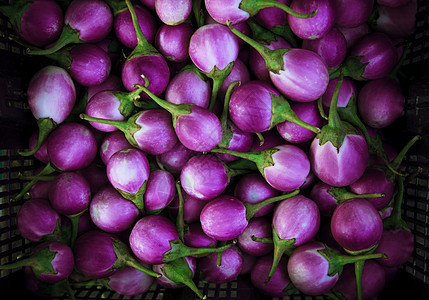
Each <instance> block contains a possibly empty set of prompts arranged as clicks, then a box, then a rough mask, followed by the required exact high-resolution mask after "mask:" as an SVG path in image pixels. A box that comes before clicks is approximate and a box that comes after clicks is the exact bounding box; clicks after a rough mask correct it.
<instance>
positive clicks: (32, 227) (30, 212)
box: [16, 198, 61, 242]
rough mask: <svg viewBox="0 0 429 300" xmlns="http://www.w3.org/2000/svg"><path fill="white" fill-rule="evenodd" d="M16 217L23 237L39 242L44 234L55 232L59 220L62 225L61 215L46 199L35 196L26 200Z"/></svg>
mask: <svg viewBox="0 0 429 300" xmlns="http://www.w3.org/2000/svg"><path fill="white" fill-rule="evenodd" d="M16 218H17V227H18V230H19V232H20V233H21V235H22V237H24V238H26V239H27V240H30V241H32V242H38V241H40V239H41V238H43V236H45V235H48V234H51V233H53V232H54V230H55V227H56V226H57V222H58V225H60V226H61V218H60V215H59V214H58V213H57V212H56V211H55V210H54V209H53V208H52V206H51V204H50V203H49V201H47V200H45V199H34V198H33V199H29V200H27V201H25V202H24V203H23V204H22V206H21V208H20V209H19V211H18V214H17V216H16Z"/></svg>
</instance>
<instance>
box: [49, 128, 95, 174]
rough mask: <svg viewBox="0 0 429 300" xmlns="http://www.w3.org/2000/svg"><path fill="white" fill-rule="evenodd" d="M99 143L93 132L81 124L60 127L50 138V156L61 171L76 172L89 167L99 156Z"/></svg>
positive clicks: (52, 162)
mask: <svg viewBox="0 0 429 300" xmlns="http://www.w3.org/2000/svg"><path fill="white" fill-rule="evenodd" d="M97 148H98V145H97V141H96V140H95V137H94V135H93V134H92V132H91V131H90V130H89V129H88V128H87V127H86V126H85V125H82V124H79V123H65V124H62V125H60V126H58V127H57V128H56V129H55V130H54V131H53V132H52V133H51V134H50V135H49V138H48V144H47V149H48V154H49V157H50V160H51V164H53V165H54V166H55V167H56V168H57V169H59V170H61V171H75V170H79V169H83V168H86V167H88V166H89V165H90V164H91V163H92V161H93V160H94V158H95V156H96V155H97V150H98V149H97Z"/></svg>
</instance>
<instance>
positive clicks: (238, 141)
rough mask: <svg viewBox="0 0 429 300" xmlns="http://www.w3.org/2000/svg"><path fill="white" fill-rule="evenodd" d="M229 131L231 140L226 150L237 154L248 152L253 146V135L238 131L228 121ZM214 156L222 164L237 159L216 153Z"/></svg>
mask: <svg viewBox="0 0 429 300" xmlns="http://www.w3.org/2000/svg"><path fill="white" fill-rule="evenodd" d="M228 122H229V124H230V126H231V130H232V138H231V140H230V141H229V145H228V148H227V149H228V150H232V151H238V152H247V151H249V150H250V147H252V144H253V135H252V134H251V133H250V132H244V131H242V130H240V129H239V128H238V127H237V126H236V125H235V124H234V123H232V122H230V121H228ZM216 156H217V157H219V158H220V159H221V160H222V161H223V162H225V163H229V162H231V161H234V160H236V159H238V157H237V156H235V155H230V154H225V153H216Z"/></svg>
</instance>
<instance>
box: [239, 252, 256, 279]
mask: <svg viewBox="0 0 429 300" xmlns="http://www.w3.org/2000/svg"><path fill="white" fill-rule="evenodd" d="M241 256H242V257H243V266H242V268H241V271H240V275H245V274H250V272H251V271H252V269H253V267H254V266H255V264H256V261H257V260H258V257H257V256H253V255H249V254H247V253H245V252H242V253H241Z"/></svg>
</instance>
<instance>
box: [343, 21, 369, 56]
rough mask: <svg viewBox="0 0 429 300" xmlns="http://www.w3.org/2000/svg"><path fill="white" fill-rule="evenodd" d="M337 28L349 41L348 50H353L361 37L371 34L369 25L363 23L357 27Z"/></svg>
mask: <svg viewBox="0 0 429 300" xmlns="http://www.w3.org/2000/svg"><path fill="white" fill-rule="evenodd" d="M336 28H337V29H338V30H339V31H341V33H342V34H343V35H344V37H345V39H346V41H347V50H350V49H351V48H353V46H354V45H355V44H356V42H357V41H358V40H359V39H360V38H361V37H363V36H365V35H367V34H368V33H369V26H368V24H367V23H363V24H361V25H359V26H356V27H342V26H336Z"/></svg>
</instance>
